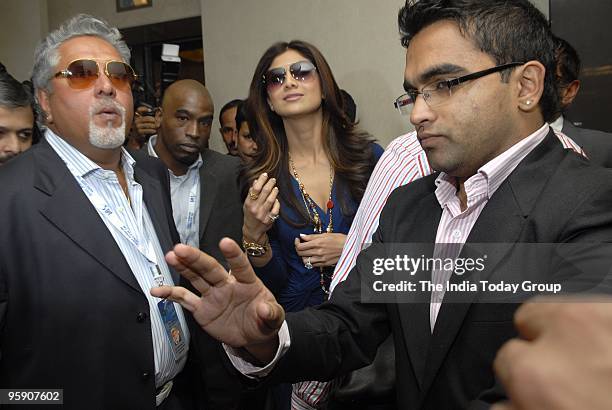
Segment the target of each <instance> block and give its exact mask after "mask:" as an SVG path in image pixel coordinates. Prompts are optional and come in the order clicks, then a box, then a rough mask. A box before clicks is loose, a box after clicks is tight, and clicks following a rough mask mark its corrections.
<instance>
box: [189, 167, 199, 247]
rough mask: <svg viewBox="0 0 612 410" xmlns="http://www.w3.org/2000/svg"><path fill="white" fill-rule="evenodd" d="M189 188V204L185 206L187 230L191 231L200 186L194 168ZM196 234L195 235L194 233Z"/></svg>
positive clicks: (196, 171)
mask: <svg viewBox="0 0 612 410" xmlns="http://www.w3.org/2000/svg"><path fill="white" fill-rule="evenodd" d="M193 174H194V175H193V177H192V178H191V179H192V184H191V189H190V190H189V204H188V206H187V231H191V230H192V228H193V223H194V221H195V213H196V207H197V205H198V204H197V199H198V189H199V188H200V181H199V178H198V170H197V169H195V170H194V172H193ZM196 236H197V235H196Z"/></svg>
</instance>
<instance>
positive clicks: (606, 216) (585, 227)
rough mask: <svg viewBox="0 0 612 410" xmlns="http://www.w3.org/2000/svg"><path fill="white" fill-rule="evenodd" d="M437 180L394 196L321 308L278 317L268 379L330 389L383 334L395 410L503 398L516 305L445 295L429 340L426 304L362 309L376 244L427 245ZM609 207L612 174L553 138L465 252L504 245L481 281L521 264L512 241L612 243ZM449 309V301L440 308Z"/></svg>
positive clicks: (503, 190) (544, 268) (495, 204)
mask: <svg viewBox="0 0 612 410" xmlns="http://www.w3.org/2000/svg"><path fill="white" fill-rule="evenodd" d="M435 178H436V175H431V176H428V177H425V178H423V179H421V180H418V181H415V182H413V183H412V184H409V185H406V186H403V187H400V188H398V189H397V190H395V191H394V192H393V193H392V195H391V196H390V198H389V200H388V202H387V205H386V206H385V208H384V210H383V213H382V215H381V218H380V226H379V229H378V231H377V232H376V234H375V235H374V245H373V246H372V247H370V248H368V249H366V250H365V251H364V252H362V253H361V254H360V256H359V257H358V260H357V264H356V267H355V268H354V269H353V270H352V272H351V274H350V275H349V277H348V279H347V280H346V281H345V282H344V283H342V284H340V285H339V286H338V287H337V288H336V290H335V291H334V294H333V297H332V299H331V301H330V302H328V303H325V304H323V305H321V306H320V307H318V308H316V309H308V310H306V311H303V312H299V313H295V314H292V313H289V314H288V315H287V323H288V326H289V332H290V335H291V347H290V348H289V350H288V352H287V354H286V355H285V356H284V357H283V358H282V359H281V361H280V362H279V365H278V366H277V368H276V370H275V371H274V372H273V373H272V375H271V378H272V379H273V380H274V379H285V380H310V379H318V380H328V379H331V378H332V377H334V376H336V375H339V374H342V373H345V372H347V371H349V370H351V369H355V368H358V367H361V366H363V365H365V364H367V363H368V362H370V361H371V360H372V358H373V357H374V354H375V352H376V348H377V346H378V345H379V344H380V343H381V342H382V341H383V340H384V339H385V338H386V336H387V335H388V334H389V332H391V333H392V334H393V338H394V343H395V352H396V374H397V386H396V387H397V389H396V390H397V406H398V408H402V409H403V408H409V409H436V410H439V409H459V408H461V409H465V408H487V407H488V404H487V403H492V402H495V401H497V400H499V399H500V398H502V396H503V392H502V391H500V390H499V389H496V383H495V378H494V375H493V370H492V362H493V359H494V357H495V354H496V352H497V350H498V348H499V347H500V346H501V345H502V344H503V343H504V342H505V341H507V340H508V339H510V338H512V337H513V336H515V330H514V326H513V322H512V319H513V314H514V311H515V309H516V307H517V305H516V304H513V303H505V304H492V303H487V304H482V303H474V302H475V301H476V300H477V299H476V298H477V297H478V294H476V293H475V294H474V296H472V297H471V299H470V296H468V295H466V294H461V293H447V294H446V295H445V301H444V303H443V305H442V307H441V309H440V313H439V315H438V318H437V321H436V325H435V328H434V332H433V335H432V334H431V332H430V325H429V303H403V304H401V303H389V304H366V303H361V297H362V295H361V284H362V281H366V282H367V281H370V280H371V278H372V268H371V266H372V265H371V264H369V263H368V260H369V259H370V258H371V257H373V256H375V254H372V253H373V252H374V251H373V249H375V248H376V246H375V245H376V244H377V243H433V242H435V236H436V230H437V227H438V224H439V220H440V216H441V212H442V210H441V208H440V205H439V203H438V202H437V200H436V197H435V194H434V192H435V184H434V180H435ZM610 204H612V171H610V170H607V169H604V168H599V167H596V166H593V165H591V164H590V163H589V162H588V161H586V160H585V159H584V158H582V157H580V156H578V155H577V154H575V153H574V152H572V151H570V150H564V149H563V148H562V146H561V144H559V142H558V140H557V139H556V138H555V136H554V134H553V133H552V131H551V132H550V133H549V134H548V136H547V137H546V139H545V140H544V141H543V142H542V143H541V144H540V145H539V146H538V147H536V148H535V149H534V150H533V151H532V152H531V153H530V154H529V155H528V156H527V157H526V158H525V159H524V160H523V161H522V162H521V163H520V164H519V166H518V167H517V168H516V169H515V170H514V172H512V174H511V175H510V176H509V177H508V178H507V179H506V180H505V181H504V182H503V183H502V185H501V186H500V187H499V188H498V190H497V191H496V192H495V193H494V195H493V196H492V197H491V199H490V200H489V202H488V203H487V205H486V206H485V208H484V209H483V211H482V213H481V214H480V216H479V218H478V221H477V222H476V224H475V226H474V227H473V229H472V231H471V233H470V235H469V237H468V240H467V243H483V242H492V243H506V244H510V245H507V246H506V247H503V246H502V247H501V248H500V249H502V251H500V252H498V253H496V254H495V255H492V256H491V257H490V258H489V260H488V261H487V263H486V266H487V269H488V274H499V273H500V272H504V271H505V272H512V271H513V270H512V267H513V265H512V264H513V263H516V262H520V261H517V259H520V258H516V257H515V258H513V256H516V255H515V254H513V253H512V252H513V251H514V250H513V247H512V246H511V244H512V243H518V242H527V243H530V242H543V243H562V242H568V243H571V242H597V243H600V242H610V241H612V212H610ZM534 260H536V263H537V266H536V268H537V269H536V270H539V269H541V272H542V273H541V274H542V276H543V277H544V278H548V279H552V278H553V277H555V276H554V275H556V274H557V272H556V271H555V269H554V268H551V266H550V264H551V260H547V259H545V258H535V259H534ZM609 266H610V265H609V264H608V265H607V266H606V269H605V272H607V271H608V269H609ZM501 277H502V278H503V277H504V276H503V275H502V276H501ZM455 279H457V278H456V275H453V279H452V280H455ZM363 283H365V282H363ZM459 297H463V298H464V299H462V300H459V299H458V298H459ZM453 299H455V300H454V302H457V303H449V302H453ZM427 300H428V299H427ZM460 302H461V303H460ZM372 382H373V383H376V381H375V380H373V381H372Z"/></svg>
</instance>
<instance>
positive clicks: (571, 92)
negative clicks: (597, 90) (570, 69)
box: [559, 80, 580, 109]
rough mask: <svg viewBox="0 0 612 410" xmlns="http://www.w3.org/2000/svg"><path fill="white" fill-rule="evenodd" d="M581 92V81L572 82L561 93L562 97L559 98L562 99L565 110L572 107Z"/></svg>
mask: <svg viewBox="0 0 612 410" xmlns="http://www.w3.org/2000/svg"><path fill="white" fill-rule="evenodd" d="M579 90H580V80H574V81H572V82H571V83H570V84H569V85H568V86H567V87H566V88H565V89H564V90H563V91H562V92H561V95H560V96H559V97H560V98H561V107H563V108H564V109H565V108H567V107H568V106H570V105H571V104H572V102H573V101H574V98H576V95H577V94H578V91H579Z"/></svg>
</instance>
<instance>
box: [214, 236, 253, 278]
mask: <svg viewBox="0 0 612 410" xmlns="http://www.w3.org/2000/svg"><path fill="white" fill-rule="evenodd" d="M219 249H221V253H223V256H225V260H227V263H229V266H230V268H231V270H232V276H233V277H234V278H236V280H237V281H238V282H241V283H255V282H256V281H257V275H255V271H253V267H252V266H251V263H250V262H249V258H248V257H247V255H246V253H244V252H243V251H242V249H241V248H240V246H238V244H237V243H236V242H234V241H233V240H231V239H230V238H223V239H221V242H219Z"/></svg>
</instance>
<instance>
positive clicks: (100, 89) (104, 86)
mask: <svg viewBox="0 0 612 410" xmlns="http://www.w3.org/2000/svg"><path fill="white" fill-rule="evenodd" d="M95 93H96V95H98V96H104V97H115V96H116V95H117V90H116V89H115V86H114V84H113V83H112V82H111V80H110V78H108V76H107V75H106V73H105V72H104V69H103V68H102V67H100V74H99V75H98V79H97V80H96V84H95Z"/></svg>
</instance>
